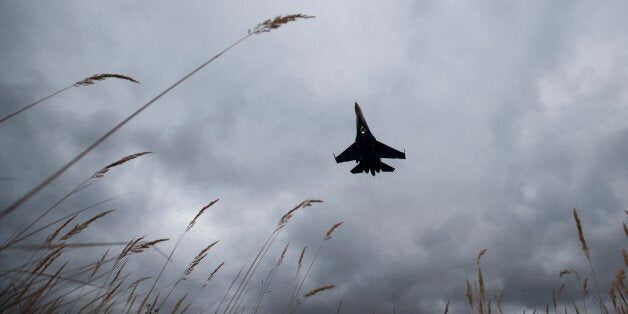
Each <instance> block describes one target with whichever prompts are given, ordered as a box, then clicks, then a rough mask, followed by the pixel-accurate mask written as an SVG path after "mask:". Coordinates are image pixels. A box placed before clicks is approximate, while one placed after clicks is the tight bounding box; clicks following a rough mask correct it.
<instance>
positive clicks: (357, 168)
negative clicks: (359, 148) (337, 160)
mask: <svg viewBox="0 0 628 314" xmlns="http://www.w3.org/2000/svg"><path fill="white" fill-rule="evenodd" d="M360 172H364V166H363V165H362V163H359V164H358V165H357V166H355V167H353V169H351V173H360Z"/></svg>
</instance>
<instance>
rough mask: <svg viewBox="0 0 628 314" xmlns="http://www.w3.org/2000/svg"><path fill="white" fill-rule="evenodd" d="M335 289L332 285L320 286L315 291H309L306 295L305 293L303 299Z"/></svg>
mask: <svg viewBox="0 0 628 314" xmlns="http://www.w3.org/2000/svg"><path fill="white" fill-rule="evenodd" d="M335 287H336V286H334V285H325V286H320V287H318V288H316V289H313V290H310V291H309V292H308V293H306V294H305V295H304V297H305V298H309V297H311V296H314V295H316V294H317V293H319V292H322V291H325V290H330V289H333V288H335Z"/></svg>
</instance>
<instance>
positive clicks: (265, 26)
mask: <svg viewBox="0 0 628 314" xmlns="http://www.w3.org/2000/svg"><path fill="white" fill-rule="evenodd" d="M309 18H314V17H313V16H309V15H304V14H291V15H285V16H277V17H276V18H274V19H268V20H266V21H264V22H262V23H260V24H258V25H257V26H256V27H255V28H254V29H253V30H249V32H248V34H246V35H245V36H242V37H241V38H240V39H238V40H236V41H235V42H233V43H232V44H231V45H229V46H228V47H227V48H225V49H223V50H222V51H221V52H219V53H218V54H217V55H215V56H213V57H211V58H209V60H207V61H205V62H204V63H202V64H201V65H199V66H198V67H196V68H195V69H194V70H192V71H191V72H189V73H188V74H186V75H184V76H183V77H182V78H180V79H179V80H177V81H176V82H174V83H173V84H172V85H170V86H169V87H167V88H166V89H164V90H163V91H162V92H161V93H159V94H157V96H155V97H153V98H152V99H151V100H149V101H148V102H147V103H145V104H144V105H142V106H141V107H140V108H138V109H137V110H136V111H135V112H133V113H132V114H131V115H129V116H128V117H126V118H125V119H123V120H122V121H120V123H118V124H116V125H115V126H114V127H113V128H111V129H110V130H109V131H107V132H106V133H105V134H103V135H102V136H101V137H100V138H98V139H97V140H96V141H95V142H94V143H92V144H91V145H90V146H88V147H87V148H86V149H84V150H83V151H82V152H80V153H79V154H78V155H76V157H74V158H72V159H71V160H70V161H69V162H67V163H66V164H65V165H63V166H62V167H61V168H59V170H57V171H55V172H54V173H53V174H51V175H50V176H49V177H48V178H46V179H44V180H43V181H42V182H41V183H39V184H38V185H37V186H35V187H34V188H33V189H32V190H30V191H28V192H27V193H25V194H24V195H23V196H22V197H20V198H19V199H17V200H16V201H15V202H13V203H11V204H10V205H9V206H7V207H6V208H4V209H3V210H2V211H0V219H2V218H4V217H5V216H6V215H8V214H10V213H12V212H13V211H15V210H16V209H17V208H18V207H20V206H21V205H22V204H24V202H26V201H27V200H29V199H30V198H31V197H32V196H33V195H35V194H37V193H38V192H39V191H41V190H42V189H43V188H44V187H46V186H47V185H48V184H49V183H50V182H52V181H54V180H55V179H56V178H57V177H59V176H60V175H61V174H63V173H64V172H65V171H66V170H68V169H69V168H70V167H72V166H73V165H74V164H75V163H77V162H78V161H79V160H81V159H82V158H83V157H85V155H87V154H88V153H89V152H91V151H92V150H93V149H94V148H96V147H97V146H98V145H100V144H101V143H102V142H104V141H105V140H106V139H107V138H109V137H110V136H111V135H112V134H114V133H115V132H116V131H118V130H119V129H120V128H122V127H123V126H124V125H125V124H127V123H129V121H131V120H132V119H133V118H135V117H136V116H137V115H139V114H140V113H141V112H142V111H144V110H146V108H148V107H150V105H152V104H153V103H154V102H156V101H157V100H159V99H160V98H161V97H163V96H164V95H165V94H167V93H168V92H170V91H171V90H173V89H174V88H175V87H177V86H179V84H181V83H183V82H184V81H186V80H187V79H188V78H190V77H191V76H193V75H194V74H196V73H197V72H198V71H200V70H201V69H203V68H204V67H205V66H207V65H208V64H210V63H211V62H212V61H214V60H216V59H218V57H220V56H222V55H223V54H224V53H226V52H227V51H229V50H231V49H232V48H233V47H235V46H237V45H238V44H240V43H241V42H243V41H245V40H246V39H248V38H249V37H251V36H253V35H259V34H262V33H267V32H270V31H271V30H273V29H276V28H279V27H281V26H282V25H284V24H287V23H289V22H292V21H296V20H298V19H309Z"/></svg>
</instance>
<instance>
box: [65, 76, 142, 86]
mask: <svg viewBox="0 0 628 314" xmlns="http://www.w3.org/2000/svg"><path fill="white" fill-rule="evenodd" d="M108 78H117V79H121V80H127V81H131V82H133V83H139V82H138V81H136V80H134V79H133V78H132V77H129V76H126V75H122V74H111V73H103V74H94V75H92V76H90V77H88V78H85V79H84V80H82V81H78V82H76V83H74V86H76V87H78V86H87V85H93V84H94V83H96V81H103V80H105V79H108Z"/></svg>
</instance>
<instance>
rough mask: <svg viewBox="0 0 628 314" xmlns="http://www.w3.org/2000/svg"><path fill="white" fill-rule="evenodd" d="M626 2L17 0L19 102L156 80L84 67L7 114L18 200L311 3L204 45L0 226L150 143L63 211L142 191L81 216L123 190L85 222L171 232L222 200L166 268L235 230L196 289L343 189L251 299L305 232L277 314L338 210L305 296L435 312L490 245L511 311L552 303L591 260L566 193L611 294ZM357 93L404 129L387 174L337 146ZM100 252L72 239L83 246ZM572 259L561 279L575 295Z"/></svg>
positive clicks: (618, 215)
mask: <svg viewBox="0 0 628 314" xmlns="http://www.w3.org/2000/svg"><path fill="white" fill-rule="evenodd" d="M245 4H246V5H247V6H249V8H248V9H244V5H245ZM626 6H627V4H626V3H623V2H620V1H615V2H612V3H607V4H606V5H605V6H599V5H598V4H596V3H595V2H592V1H591V2H581V3H567V2H561V3H548V2H542V1H537V2H526V3H519V2H505V1H491V2H486V3H483V4H477V3H476V4H470V3H459V2H432V1H421V2H414V1H412V2H410V1H408V2H397V3H394V4H391V3H378V2H371V3H363V2H359V1H351V2H343V3H336V2H334V3H332V2H316V3H299V4H297V3H293V2H289V1H279V2H276V3H272V4H268V3H263V4H262V3H258V4H255V3H248V2H247V3H245V2H242V1H236V2H228V3H227V2H220V3H218V2H212V3H205V2H200V1H199V2H191V3H186V5H185V6H181V5H180V4H176V5H175V4H168V3H165V2H156V3H151V6H149V7H147V6H146V5H144V4H141V3H129V4H124V5H120V4H110V3H99V4H94V3H80V4H77V3H73V2H60V3H59V2H56V3H54V4H53V3H43V4H42V3H38V4H37V5H35V4H34V3H29V2H20V3H11V4H8V3H4V4H1V5H0V40H1V42H2V47H3V54H2V57H0V69H1V70H0V73H1V74H2V80H1V81H0V102H1V103H2V104H3V106H2V110H1V113H2V114H3V115H4V114H5V113H9V112H12V111H14V110H15V109H17V108H19V107H20V106H21V105H24V104H27V103H29V102H30V101H33V100H34V99H37V98H38V97H42V96H44V95H46V94H48V93H51V92H53V91H55V90H56V89H58V88H62V87H64V86H67V85H68V84H71V83H72V82H75V81H78V80H80V79H83V78H84V77H87V76H89V75H92V74H94V73H101V72H114V73H122V74H127V75H130V76H132V77H134V78H136V79H138V80H139V81H140V82H141V84H139V85H136V84H130V83H128V82H124V81H116V80H107V81H103V82H98V83H97V84H95V85H93V86H87V87H80V88H72V89H70V90H68V91H67V92H65V93H63V94H60V95H58V96H57V97H55V98H53V99H51V100H49V101H47V102H45V103H42V104H41V105H40V106H38V107H36V108H34V109H32V110H30V111H28V112H25V113H24V114H22V115H20V116H18V117H15V118H14V119H12V120H10V121H7V122H6V123H3V124H2V125H0V147H2V148H3V150H2V152H3V153H2V154H1V156H0V159H1V163H0V177H5V176H6V177H11V179H10V180H5V181H0V186H1V187H2V189H0V203H2V204H8V203H9V202H10V201H11V200H14V199H16V198H17V197H19V195H20V194H21V193H23V192H24V191H26V190H27V189H29V188H30V187H32V186H33V185H34V184H36V183H37V182H38V181H39V180H41V179H42V178H44V177H46V176H47V175H49V174H50V173H52V172H53V171H54V170H56V169H57V168H58V167H59V166H60V165H62V164H63V163H64V162H66V161H68V160H69V159H71V158H72V157H73V156H74V155H75V154H76V153H78V152H79V151H80V150H82V149H83V148H85V147H87V146H88V145H89V144H90V143H91V142H92V141H94V140H95V139H96V138H97V137H98V136H99V135H100V134H102V133H103V132H105V131H106V130H108V129H109V128H110V127H111V126H113V125H115V124H116V123H117V122H119V121H120V120H121V119H123V118H124V117H125V116H126V115H128V114H130V113H131V112H133V110H135V109H136V108H137V107H138V106H139V105H141V104H142V103H143V102H145V101H146V100H148V99H150V98H151V97H153V96H154V95H156V94H157V93H158V92H160V91H161V90H162V89H163V88H164V87H166V86H168V84H171V83H172V82H174V81H175V80H176V79H177V78H179V77H181V76H182V75H184V74H185V73H186V72H187V71H189V70H191V69H193V68H194V67H195V66H197V65H198V64H200V63H202V62H203V61H204V60H205V59H206V58H208V57H209V56H211V55H212V54H213V53H216V52H217V51H219V50H220V49H222V48H223V47H225V46H227V45H228V44H230V43H231V42H232V41H233V40H235V39H237V38H238V37H239V36H241V35H242V34H244V32H245V31H246V29H247V28H251V27H252V26H254V25H255V24H256V23H258V22H259V21H261V20H263V19H266V18H268V17H271V16H275V15H277V14H284V13H290V12H304V13H307V14H313V15H316V16H317V18H316V19H315V20H308V21H304V22H298V23H294V24H291V25H287V26H286V27H283V28H282V29H279V30H276V31H273V32H272V33H270V34H264V35H262V36H257V37H255V38H252V39H251V40H248V41H246V42H244V43H243V44H242V45H241V46H238V47H237V48H236V49H234V50H233V51H230V52H229V53H227V54H225V55H224V56H222V57H221V58H219V59H218V60H216V62H215V63H212V64H210V65H209V66H208V67H207V68H206V69H204V70H203V71H202V72H200V73H198V75H196V76H195V77H193V78H191V79H190V80H189V81H187V82H186V83H185V84H183V85H182V86H180V87H179V88H177V89H175V90H173V91H172V92H171V93H170V94H168V95H166V96H165V97H164V98H163V99H161V100H159V101H158V102H157V103H155V105H154V106H153V107H151V108H150V109H148V110H147V111H146V112H144V113H142V115H140V116H139V117H138V118H137V119H136V120H134V121H132V122H131V123H130V124H128V125H127V126H125V127H124V128H123V129H122V130H121V131H120V132H118V133H117V134H115V135H114V136H113V137H112V138H111V139H109V140H108V141H106V142H105V143H103V145H101V146H100V147H99V148H98V149H96V150H95V151H94V152H93V153H92V154H91V155H89V156H88V157H86V158H85V159H84V160H82V161H81V162H80V163H79V164H77V165H76V167H74V168H72V169H71V170H70V171H69V172H68V173H67V174H65V175H64V176H63V177H61V178H60V179H59V180H58V181H56V182H55V183H53V184H52V185H50V186H49V187H47V188H46V189H45V190H44V191H43V192H42V193H40V194H39V195H38V196H37V197H36V198H35V199H33V200H32V201H29V202H28V203H27V204H25V206H23V207H22V208H21V209H20V211H19V212H16V213H15V214H13V215H11V216H9V217H7V218H6V220H4V221H2V223H1V224H0V227H1V230H0V234H1V235H2V237H3V239H6V238H7V237H8V236H9V235H11V234H12V233H13V232H15V230H16V229H15V228H16V226H20V225H21V224H23V223H24V222H25V221H28V220H29V219H32V217H35V216H36V215H38V214H39V213H40V212H41V210H43V209H44V208H46V207H47V206H50V205H51V204H53V203H54V202H55V201H56V200H57V199H59V198H60V197H61V196H62V195H64V194H65V193H67V192H68V191H69V190H71V189H72V188H73V187H74V186H76V185H77V184H78V183H79V182H81V180H83V179H84V178H85V177H87V176H89V175H91V174H92V173H93V172H94V171H95V170H97V169H100V168H101V167H102V166H104V165H106V164H108V163H110V162H112V161H114V160H117V159H119V158H120V157H122V156H125V155H128V154H131V153H135V152H139V151H154V154H152V155H147V156H143V157H142V158H141V159H138V160H134V161H132V162H129V163H128V164H125V165H124V166H123V167H120V168H119V169H115V170H114V171H112V172H111V173H110V174H109V175H108V176H107V177H106V178H105V179H104V180H103V181H102V182H99V183H97V184H95V185H94V186H91V187H90V188H89V189H86V190H85V191H84V192H82V193H81V194H80V195H77V196H75V197H73V198H71V199H69V200H68V201H67V202H65V203H64V204H63V205H62V206H60V207H59V208H58V209H57V210H55V211H54V212H53V214H51V216H50V219H54V218H57V217H61V216H63V215H64V214H66V213H68V212H70V211H71V210H73V209H76V208H80V207H84V206H87V205H89V204H93V203H96V202H98V201H102V200H104V199H107V198H108V197H111V196H114V195H118V194H121V193H129V192H130V193H129V194H125V195H124V196H123V197H121V198H119V199H116V200H114V201H112V202H109V203H107V204H103V205H102V206H99V207H98V208H96V209H94V210H92V211H91V212H90V213H86V214H84V215H82V216H81V219H83V220H84V219H87V218H88V217H90V216H91V215H93V214H94V213H95V212H98V211H102V210H105V209H110V208H117V209H118V210H117V211H116V212H115V213H112V214H111V215H110V216H109V217H106V218H105V219H103V220H102V221H101V222H99V223H98V224H95V225H94V226H93V227H90V232H86V233H85V234H81V235H80V237H78V238H77V241H79V240H80V241H126V240H128V239H130V238H131V237H137V236H141V235H148V236H149V237H150V238H160V237H169V238H176V237H177V236H178V235H179V234H180V233H181V232H183V230H184V228H185V226H186V225H187V223H188V222H189V220H190V219H191V218H192V217H193V216H194V215H195V214H196V212H197V211H198V209H199V208H200V207H202V206H203V205H205V204H206V203H208V202H209V201H211V200H213V199H215V198H220V199H221V201H220V202H219V203H218V204H216V205H215V206H214V207H212V208H210V209H209V210H208V212H206V213H205V214H204V216H203V217H202V218H201V220H200V221H199V222H198V223H197V225H196V226H195V227H194V229H193V230H192V231H191V232H190V233H188V234H186V238H185V239H184V241H183V242H182V246H181V247H180V248H179V249H178V251H177V254H175V259H174V262H173V264H171V265H170V266H169V267H168V268H167V271H166V275H165V278H164V280H163V281H162V283H167V282H171V281H174V280H175V279H176V277H177V276H178V275H179V273H180V271H182V270H183V269H184V268H185V266H186V265H187V263H189V261H191V259H192V258H193V257H194V255H195V254H196V253H197V252H198V251H199V250H200V249H201V248H202V247H204V246H205V245H207V244H208V243H211V242H213V241H215V240H218V239H220V240H221V242H220V243H219V245H218V246H217V247H216V248H215V249H212V251H211V252H210V254H209V256H208V261H207V262H206V264H202V267H201V268H199V269H198V273H195V274H194V276H193V278H191V279H190V280H188V281H186V282H184V283H183V284H182V285H181V288H182V289H189V290H191V291H194V289H196V287H197V286H198V284H199V283H200V281H201V280H203V279H204V277H205V276H206V274H207V273H208V272H209V271H210V270H211V269H213V267H215V266H216V265H217V264H218V263H219V262H220V261H222V260H225V261H226V264H225V267H224V269H223V270H222V271H221V273H219V274H218V276H217V277H216V278H215V281H214V282H213V283H212V284H211V285H210V286H209V287H208V289H207V294H206V296H207V297H203V298H199V300H198V303H199V306H201V305H202V306H209V305H210V304H211V303H212V302H213V301H214V300H215V299H216V298H219V297H221V296H222V294H223V293H224V291H225V290H226V288H227V286H228V285H229V283H230V281H231V280H232V279H233V277H234V276H235V274H236V273H237V272H238V270H239V269H240V267H242V265H243V264H244V263H247V262H249V261H250V260H251V259H252V258H253V257H254V256H255V254H256V252H257V250H258V249H259V247H260V246H261V245H262V243H263V241H264V240H265V237H266V236H267V235H268V234H269V233H270V232H272V230H273V228H274V227H275V226H276V223H277V219H278V218H279V217H280V216H281V215H282V214H283V213H284V212H285V211H287V210H289V209H290V208H292V206H294V205H295V204H296V203H298V202H300V201H301V200H303V199H306V198H321V199H324V200H325V203H323V204H322V205H316V206H313V207H308V208H305V209H303V210H301V211H299V212H298V213H297V214H296V215H295V217H294V219H293V221H291V222H290V224H289V225H288V227H287V228H286V230H285V231H284V232H283V233H282V234H281V236H280V237H278V239H277V241H276V243H275V246H274V247H273V249H272V250H270V251H269V255H268V257H267V258H268V259H267V260H266V263H264V264H262V266H260V268H259V270H258V273H257V276H256V277H255V278H253V281H252V282H253V285H252V288H251V290H250V291H249V292H248V294H247V295H248V296H249V298H247V301H246V304H247V308H250V306H251V305H252V303H253V302H254V298H253V297H252V296H254V295H256V293H257V291H258V289H259V286H258V285H259V281H260V280H262V276H265V275H266V273H267V272H268V271H269V270H270V269H271V268H272V267H273V265H274V263H275V261H276V258H278V256H279V254H280V250H281V248H282V247H283V245H285V244H286V243H288V242H289V243H290V248H289V253H288V256H287V258H286V261H285V262H284V264H283V265H282V266H281V267H280V271H279V272H278V274H277V276H276V277H275V279H274V283H273V285H272V286H271V293H269V294H267V296H266V298H265V301H264V305H263V312H267V313H276V312H281V311H284V310H285V309H287V306H288V305H287V298H288V297H287V296H288V295H289V294H290V292H291V282H292V280H293V279H294V273H295V271H296V269H295V264H296V259H297V258H298V253H299V251H300V249H301V248H302V247H303V246H305V245H307V246H308V248H309V249H308V250H309V251H308V255H307V256H308V257H309V258H311V257H312V255H313V252H314V250H315V249H316V247H317V246H318V245H319V243H320V241H321V240H322V237H323V234H324V231H325V230H326V229H327V228H328V227H329V226H331V225H332V224H334V223H335V222H337V221H340V220H342V221H344V222H345V224H344V225H343V226H342V227H341V228H340V229H339V230H337V232H336V234H335V235H334V237H333V238H332V239H331V240H329V241H327V242H325V244H324V246H323V247H322V250H321V253H320V256H319V258H318V261H317V263H316V264H315V265H314V267H313V269H312V272H311V274H310V277H309V279H308V281H307V282H306V284H305V286H304V290H310V289H312V288H315V287H317V286H320V285H324V284H335V285H337V288H336V289H334V290H332V291H328V292H323V293H321V295H320V296H316V297H315V298H312V299H308V300H306V302H304V303H303V304H302V305H301V307H300V310H301V312H303V313H320V312H332V311H334V310H335V308H336V306H337V304H338V302H339V301H340V300H343V309H344V310H345V311H346V312H348V313H365V312H369V311H371V310H372V309H373V308H375V309H376V311H378V312H382V311H391V309H392V308H393V306H394V307H396V308H397V309H398V310H399V312H400V313H405V312H411V311H419V312H438V311H442V309H443V308H444V305H445V303H446V302H447V300H452V309H453V310H452V312H456V313H457V312H462V311H463V310H464V309H466V308H465V306H466V303H465V299H464V289H465V281H466V279H470V280H473V279H474V278H475V276H476V268H475V257H476V255H477V253H478V252H479V251H480V250H481V249H482V248H487V249H488V252H487V254H486V256H485V257H484V258H483V264H482V265H483V271H484V273H485V278H486V283H487V287H488V291H489V293H490V294H491V295H494V294H497V293H499V291H500V290H501V289H502V288H505V289H506V298H505V305H504V306H505V310H506V311H507V312H509V311H514V310H515V309H518V310H520V309H523V308H526V309H532V308H537V309H540V308H543V307H544V306H545V303H546V302H548V301H551V290H552V289H553V288H557V287H559V286H560V281H559V278H558V272H559V271H560V270H562V269H565V268H574V269H577V270H578V271H579V272H581V274H582V276H583V277H584V276H587V275H588V269H587V267H588V266H587V264H586V260H585V259H584V256H583V254H582V252H581V251H580V248H579V243H578V241H577V235H576V228H575V226H574V223H573V218H572V216H571V215H572V208H577V209H578V210H579V213H580V216H581V219H582V221H583V223H584V228H585V233H586V236H587V239H588V241H589V244H590V246H591V248H592V252H591V255H592V259H593V264H594V266H595V267H596V270H597V272H598V277H599V278H598V279H599V282H600V285H601V290H603V291H607V287H608V285H609V284H610V281H611V280H612V276H613V273H614V270H616V269H618V268H619V267H621V266H622V260H621V256H620V255H621V254H620V250H621V248H622V246H623V241H624V239H623V238H624V235H623V233H622V232H623V231H622V229H621V222H622V221H623V220H624V219H625V217H624V215H625V214H624V212H623V210H624V209H626V205H627V204H628V198H626V196H625V194H626V193H625V191H626V188H627V187H628V173H627V172H626V169H627V168H626V162H625V159H626V158H625V156H626V153H627V151H626V147H628V145H626V144H628V143H627V141H628V133H627V131H626V130H627V128H628V126H627V125H626V123H625V121H628V119H627V118H628V111H627V110H626V102H627V101H628V89H627V88H628V87H627V86H628V75H627V74H626V73H628V72H627V71H626V67H627V66H628V58H627V57H626V54H625V53H623V51H625V50H626V49H627V48H628V47H627V42H626V40H625V39H624V38H625V35H626V32H625V29H628V25H626V24H627V22H626V21H625V19H623V18H622V15H623V14H622V13H623V12H626V9H628V8H626ZM354 101H358V102H360V104H361V105H362V108H363V110H364V112H365V115H366V118H367V120H368V122H369V125H370V126H371V128H372V129H373V131H374V133H375V135H376V136H377V137H378V139H380V140H381V141H382V142H385V143H387V144H389V145H391V146H393V147H396V148H402V149H403V148H405V149H406V151H407V156H408V159H407V160H404V161H394V162H392V164H393V166H394V167H395V168H396V169H397V171H396V172H394V173H393V174H384V175H381V176H377V177H375V178H372V177H371V176H365V175H351V174H350V173H349V172H348V171H349V169H350V168H351V166H350V165H345V164H343V165H336V164H335V163H334V162H333V159H332V156H331V154H332V152H335V153H339V152H341V151H342V150H343V149H344V148H346V146H348V145H349V144H350V143H351V141H352V140H353V137H354V132H355V130H354V114H353V108H352V106H353V102H354ZM92 228H93V229H92ZM32 241H35V239H33V240H32ZM171 242H173V241H171ZM172 245H173V243H167V244H165V245H163V246H162V247H161V249H162V251H165V252H168V251H169V249H170V248H171V247H172ZM102 252H104V249H94V250H85V251H80V250H74V251H71V252H70V253H68V256H70V255H71V256H72V257H73V258H74V259H76V260H86V261H87V260H92V259H96V258H97V257H99V256H100V254H102ZM22 258H23V256H20V255H16V256H12V257H11V258H7V259H3V262H2V266H3V268H7V267H10V266H11V265H13V264H14V263H16V262H19V261H21V260H22ZM163 260H164V258H163V256H161V255H160V254H158V253H157V252H149V253H146V254H144V255H138V256H136V257H134V258H133V259H132V260H131V263H132V264H129V266H128V267H129V268H130V269H131V268H132V269H137V270H138V271H140V272H151V271H153V269H154V268H155V267H159V266H160V263H161V262H163ZM569 280H571V281H567V282H568V286H567V290H566V294H565V296H564V300H570V301H571V300H578V299H579V297H578V287H577V285H576V283H575V282H574V281H573V279H571V278H570V279H569ZM178 297H179V296H178V295H177V297H174V298H172V299H174V301H176V299H178ZM171 301H172V300H171ZM174 301H173V302H174ZM588 303H589V302H588ZM590 304H594V301H593V299H591V300H590Z"/></svg>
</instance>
